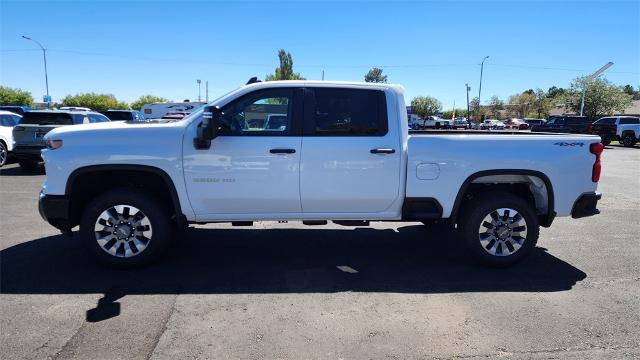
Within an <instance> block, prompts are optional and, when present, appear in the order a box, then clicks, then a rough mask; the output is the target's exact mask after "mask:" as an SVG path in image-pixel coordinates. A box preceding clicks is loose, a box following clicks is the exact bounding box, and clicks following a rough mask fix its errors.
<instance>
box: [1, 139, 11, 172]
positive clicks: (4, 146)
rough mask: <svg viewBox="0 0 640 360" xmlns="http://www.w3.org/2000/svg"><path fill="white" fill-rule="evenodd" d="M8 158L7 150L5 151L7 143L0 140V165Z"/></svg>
mask: <svg viewBox="0 0 640 360" xmlns="http://www.w3.org/2000/svg"><path fill="white" fill-rule="evenodd" d="M8 158H9V152H8V151H7V145H6V144H5V143H4V141H0V167H2V166H4V164H6V163H7V159H8Z"/></svg>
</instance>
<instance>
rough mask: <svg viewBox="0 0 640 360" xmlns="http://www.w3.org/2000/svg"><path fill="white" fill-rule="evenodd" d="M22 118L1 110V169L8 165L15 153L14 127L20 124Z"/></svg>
mask: <svg viewBox="0 0 640 360" xmlns="http://www.w3.org/2000/svg"><path fill="white" fill-rule="evenodd" d="M21 118H22V116H20V115H18V114H14V113H12V112H10V111H3V110H0V167H2V166H3V165H4V164H6V163H7V159H8V158H9V155H10V154H11V152H12V151H13V127H14V126H16V125H17V124H18V123H20V119H21Z"/></svg>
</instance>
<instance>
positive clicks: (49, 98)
mask: <svg viewBox="0 0 640 360" xmlns="http://www.w3.org/2000/svg"><path fill="white" fill-rule="evenodd" d="M42 101H43V102H46V103H47V104H48V103H50V102H51V95H45V96H43V97H42Z"/></svg>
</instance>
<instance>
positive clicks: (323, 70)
mask: <svg viewBox="0 0 640 360" xmlns="http://www.w3.org/2000/svg"><path fill="white" fill-rule="evenodd" d="M322 80H324V70H322Z"/></svg>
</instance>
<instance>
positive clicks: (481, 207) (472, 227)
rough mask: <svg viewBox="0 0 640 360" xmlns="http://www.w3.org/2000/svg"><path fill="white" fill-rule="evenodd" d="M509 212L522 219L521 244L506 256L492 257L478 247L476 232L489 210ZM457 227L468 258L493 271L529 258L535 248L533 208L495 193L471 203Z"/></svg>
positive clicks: (537, 226)
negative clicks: (524, 229) (523, 231)
mask: <svg viewBox="0 0 640 360" xmlns="http://www.w3.org/2000/svg"><path fill="white" fill-rule="evenodd" d="M500 208H511V209H514V210H516V211H518V213H520V215H522V216H523V217H524V220H525V222H526V226H527V236H526V238H525V241H524V244H523V245H522V247H521V248H520V249H518V251H516V252H515V253H514V254H512V255H508V256H495V255H491V254H489V253H488V252H487V251H486V250H485V249H484V248H483V247H482V244H481V243H480V240H479V238H478V229H479V228H480V225H481V224H482V221H484V218H485V217H486V216H487V215H489V213H490V212H491V211H493V210H497V209H500ZM463 216H464V219H463V222H462V226H461V230H462V231H461V236H462V240H463V242H464V243H465V245H466V248H467V249H468V251H469V252H470V253H471V255H472V256H473V257H474V259H476V260H477V261H479V262H480V263H482V264H484V265H488V266H494V267H505V266H509V265H512V264H515V263H516V262H518V261H520V260H521V259H522V258H524V257H526V256H527V255H529V254H530V253H531V252H532V251H533V249H534V248H535V247H536V243H537V241H538V236H539V230H540V229H539V223H538V217H537V215H536V214H535V210H534V209H533V207H532V206H531V205H530V204H529V203H527V202H526V201H525V200H524V199H522V198H520V197H518V196H515V195H512V194H509V193H502V192H495V193H491V194H487V195H484V196H480V197H478V198H476V199H474V200H473V201H472V202H471V203H469V204H468V206H467V211H465V212H464V214H463Z"/></svg>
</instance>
